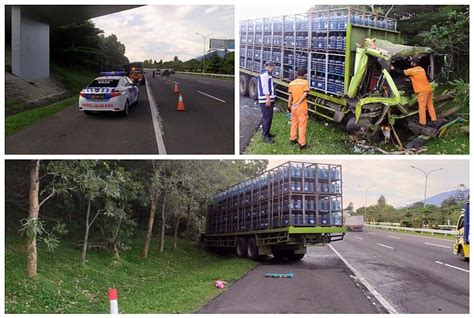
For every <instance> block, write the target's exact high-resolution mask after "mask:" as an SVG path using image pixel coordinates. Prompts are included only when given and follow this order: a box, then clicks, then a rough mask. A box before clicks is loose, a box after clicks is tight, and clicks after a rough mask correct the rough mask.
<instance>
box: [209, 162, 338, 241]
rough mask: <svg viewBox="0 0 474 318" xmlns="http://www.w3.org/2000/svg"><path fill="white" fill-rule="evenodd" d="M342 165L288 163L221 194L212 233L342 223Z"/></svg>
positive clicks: (213, 206) (213, 215) (214, 208)
mask: <svg viewBox="0 0 474 318" xmlns="http://www.w3.org/2000/svg"><path fill="white" fill-rule="evenodd" d="M341 169H342V168H341V166H340V165H331V164H313V163H303V162H288V163H286V164H283V165H281V166H278V167H276V168H274V169H272V170H270V171H268V172H266V173H264V174H262V175H260V176H258V177H256V178H254V179H251V180H246V181H244V182H242V183H240V184H238V185H236V186H233V187H231V188H229V189H227V190H225V191H224V192H221V193H219V194H218V195H217V196H216V197H215V199H214V203H213V204H211V205H210V206H209V213H208V232H209V233H212V234H215V233H231V232H243V231H256V230H265V229H270V228H280V227H287V226H340V225H342V186H341V185H342V171H341Z"/></svg>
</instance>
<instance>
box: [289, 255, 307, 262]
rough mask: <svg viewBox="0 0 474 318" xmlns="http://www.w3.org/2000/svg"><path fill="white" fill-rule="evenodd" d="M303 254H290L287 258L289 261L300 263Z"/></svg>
mask: <svg viewBox="0 0 474 318" xmlns="http://www.w3.org/2000/svg"><path fill="white" fill-rule="evenodd" d="M304 255H305V254H291V255H289V256H288V260H289V261H301V260H302V259H303V257H304Z"/></svg>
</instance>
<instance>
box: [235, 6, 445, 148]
mask: <svg viewBox="0 0 474 318" xmlns="http://www.w3.org/2000/svg"><path fill="white" fill-rule="evenodd" d="M399 43H400V32H398V31H397V21H396V20H393V19H389V18H386V17H383V16H377V15H374V14H371V13H368V12H364V11H360V10H356V9H354V8H351V7H349V8H342V9H328V10H322V11H309V12H306V13H302V14H296V15H287V16H280V17H268V18H261V19H253V20H245V21H241V22H240V57H239V63H240V76H239V86H240V94H241V95H242V96H249V97H250V98H251V99H255V98H256V97H257V79H256V77H257V76H258V75H259V73H260V71H261V70H262V68H263V64H264V63H265V62H266V61H272V62H274V63H275V70H274V71H273V75H272V77H273V78H274V82H275V84H276V85H277V88H276V92H277V95H279V96H277V97H278V98H280V99H282V100H286V99H287V97H286V96H284V95H287V89H288V83H289V82H290V81H291V80H293V79H294V78H295V77H296V72H297V69H298V68H306V69H307V76H308V81H309V83H310V88H311V91H310V92H309V94H308V102H309V108H310V109H309V111H310V112H312V113H313V114H315V115H317V116H319V117H322V118H325V119H326V120H329V121H332V122H335V123H338V124H342V125H344V126H345V128H346V130H347V132H349V133H351V134H353V135H356V136H359V137H361V138H363V139H367V140H373V139H375V138H376V137H377V139H378V138H381V137H382V136H384V137H385V138H386V139H390V138H392V137H396V138H393V140H398V141H399V140H400V139H403V137H405V136H406V135H407V134H406V133H404V134H400V133H398V134H397V132H396V131H395V126H397V127H400V126H403V127H405V129H404V131H411V134H412V135H413V136H419V135H426V136H430V137H436V135H437V132H438V127H439V126H440V125H441V124H442V122H443V121H441V120H440V121H439V122H437V123H436V124H435V127H431V126H429V125H428V126H427V127H424V126H421V125H420V124H419V123H418V106H417V101H416V96H415V94H414V92H413V89H412V85H411V83H410V80H409V79H408V78H407V77H405V76H403V75H401V74H398V73H395V72H393V71H392V69H391V67H392V66H395V67H396V68H398V69H407V68H409V67H410V61H411V58H413V57H415V56H416V57H417V58H419V59H420V60H421V66H422V67H423V68H424V69H425V70H426V72H427V74H428V76H429V79H430V81H432V86H433V87H435V86H436V83H435V82H434V80H435V77H437V75H438V73H435V69H436V68H435V66H441V65H443V67H446V65H447V64H448V63H447V62H448V58H447V56H444V55H440V54H437V53H436V52H434V51H433V50H432V49H430V48H428V47H419V46H416V47H414V46H407V45H401V44H399ZM282 95H283V96H282ZM415 106H416V107H415ZM396 124H397V125H396ZM398 143H399V144H401V143H402V142H400V141H399V142H398Z"/></svg>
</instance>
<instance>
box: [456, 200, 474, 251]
mask: <svg viewBox="0 0 474 318" xmlns="http://www.w3.org/2000/svg"><path fill="white" fill-rule="evenodd" d="M469 231H470V229H469V202H467V203H466V204H465V207H464V211H463V213H462V214H461V215H460V216H459V219H458V224H457V232H456V242H455V243H454V245H453V252H454V254H455V255H459V256H461V257H462V258H463V259H465V260H468V259H469Z"/></svg>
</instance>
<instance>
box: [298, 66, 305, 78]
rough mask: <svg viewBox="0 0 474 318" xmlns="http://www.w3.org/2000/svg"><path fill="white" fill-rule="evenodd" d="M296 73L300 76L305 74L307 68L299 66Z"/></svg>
mask: <svg viewBox="0 0 474 318" xmlns="http://www.w3.org/2000/svg"><path fill="white" fill-rule="evenodd" d="M296 74H297V75H298V76H300V77H303V76H305V75H306V68H304V67H301V68H299V69H298V71H297V73H296Z"/></svg>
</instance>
